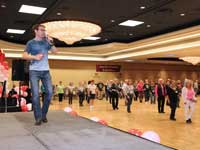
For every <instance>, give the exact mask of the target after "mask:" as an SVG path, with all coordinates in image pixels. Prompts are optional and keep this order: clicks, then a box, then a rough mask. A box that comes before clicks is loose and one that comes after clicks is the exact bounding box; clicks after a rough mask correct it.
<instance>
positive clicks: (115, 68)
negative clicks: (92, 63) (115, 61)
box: [96, 65, 121, 72]
mask: <svg viewBox="0 0 200 150" xmlns="http://www.w3.org/2000/svg"><path fill="white" fill-rule="evenodd" d="M120 69H121V66H120V65H96V72H120Z"/></svg>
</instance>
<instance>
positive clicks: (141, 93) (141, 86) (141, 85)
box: [137, 80, 144, 103]
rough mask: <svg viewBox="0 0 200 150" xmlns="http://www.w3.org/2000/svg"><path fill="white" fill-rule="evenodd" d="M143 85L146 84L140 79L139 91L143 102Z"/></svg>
mask: <svg viewBox="0 0 200 150" xmlns="http://www.w3.org/2000/svg"><path fill="white" fill-rule="evenodd" d="M143 86H144V82H143V81H142V80H140V81H139V82H138V84H137V91H138V97H139V100H140V103H142V100H143Z"/></svg>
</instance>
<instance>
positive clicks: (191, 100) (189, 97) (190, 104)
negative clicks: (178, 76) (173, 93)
mask: <svg viewBox="0 0 200 150" xmlns="http://www.w3.org/2000/svg"><path fill="white" fill-rule="evenodd" d="M182 97H183V101H184V107H185V119H186V123H192V120H191V118H192V114H193V112H194V109H195V103H196V97H195V92H194V89H193V83H192V81H191V80H188V79H186V80H185V86H184V87H183V89H182Z"/></svg>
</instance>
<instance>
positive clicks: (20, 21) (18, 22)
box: [14, 20, 32, 25]
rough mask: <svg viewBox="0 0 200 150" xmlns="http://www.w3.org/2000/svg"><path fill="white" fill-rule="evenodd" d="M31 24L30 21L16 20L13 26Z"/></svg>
mask: <svg viewBox="0 0 200 150" xmlns="http://www.w3.org/2000/svg"><path fill="white" fill-rule="evenodd" d="M31 23H32V21H31V20H16V21H15V22H14V24H17V25H29V24H31Z"/></svg>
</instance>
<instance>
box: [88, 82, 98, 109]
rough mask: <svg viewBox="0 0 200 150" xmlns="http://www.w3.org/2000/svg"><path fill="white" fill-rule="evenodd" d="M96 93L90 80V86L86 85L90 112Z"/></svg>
mask: <svg viewBox="0 0 200 150" xmlns="http://www.w3.org/2000/svg"><path fill="white" fill-rule="evenodd" d="M96 92H97V87H96V85H95V84H94V80H92V81H91V82H90V84H89V85H88V95H89V100H90V110H92V109H93V107H94V100H95V96H96Z"/></svg>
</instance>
